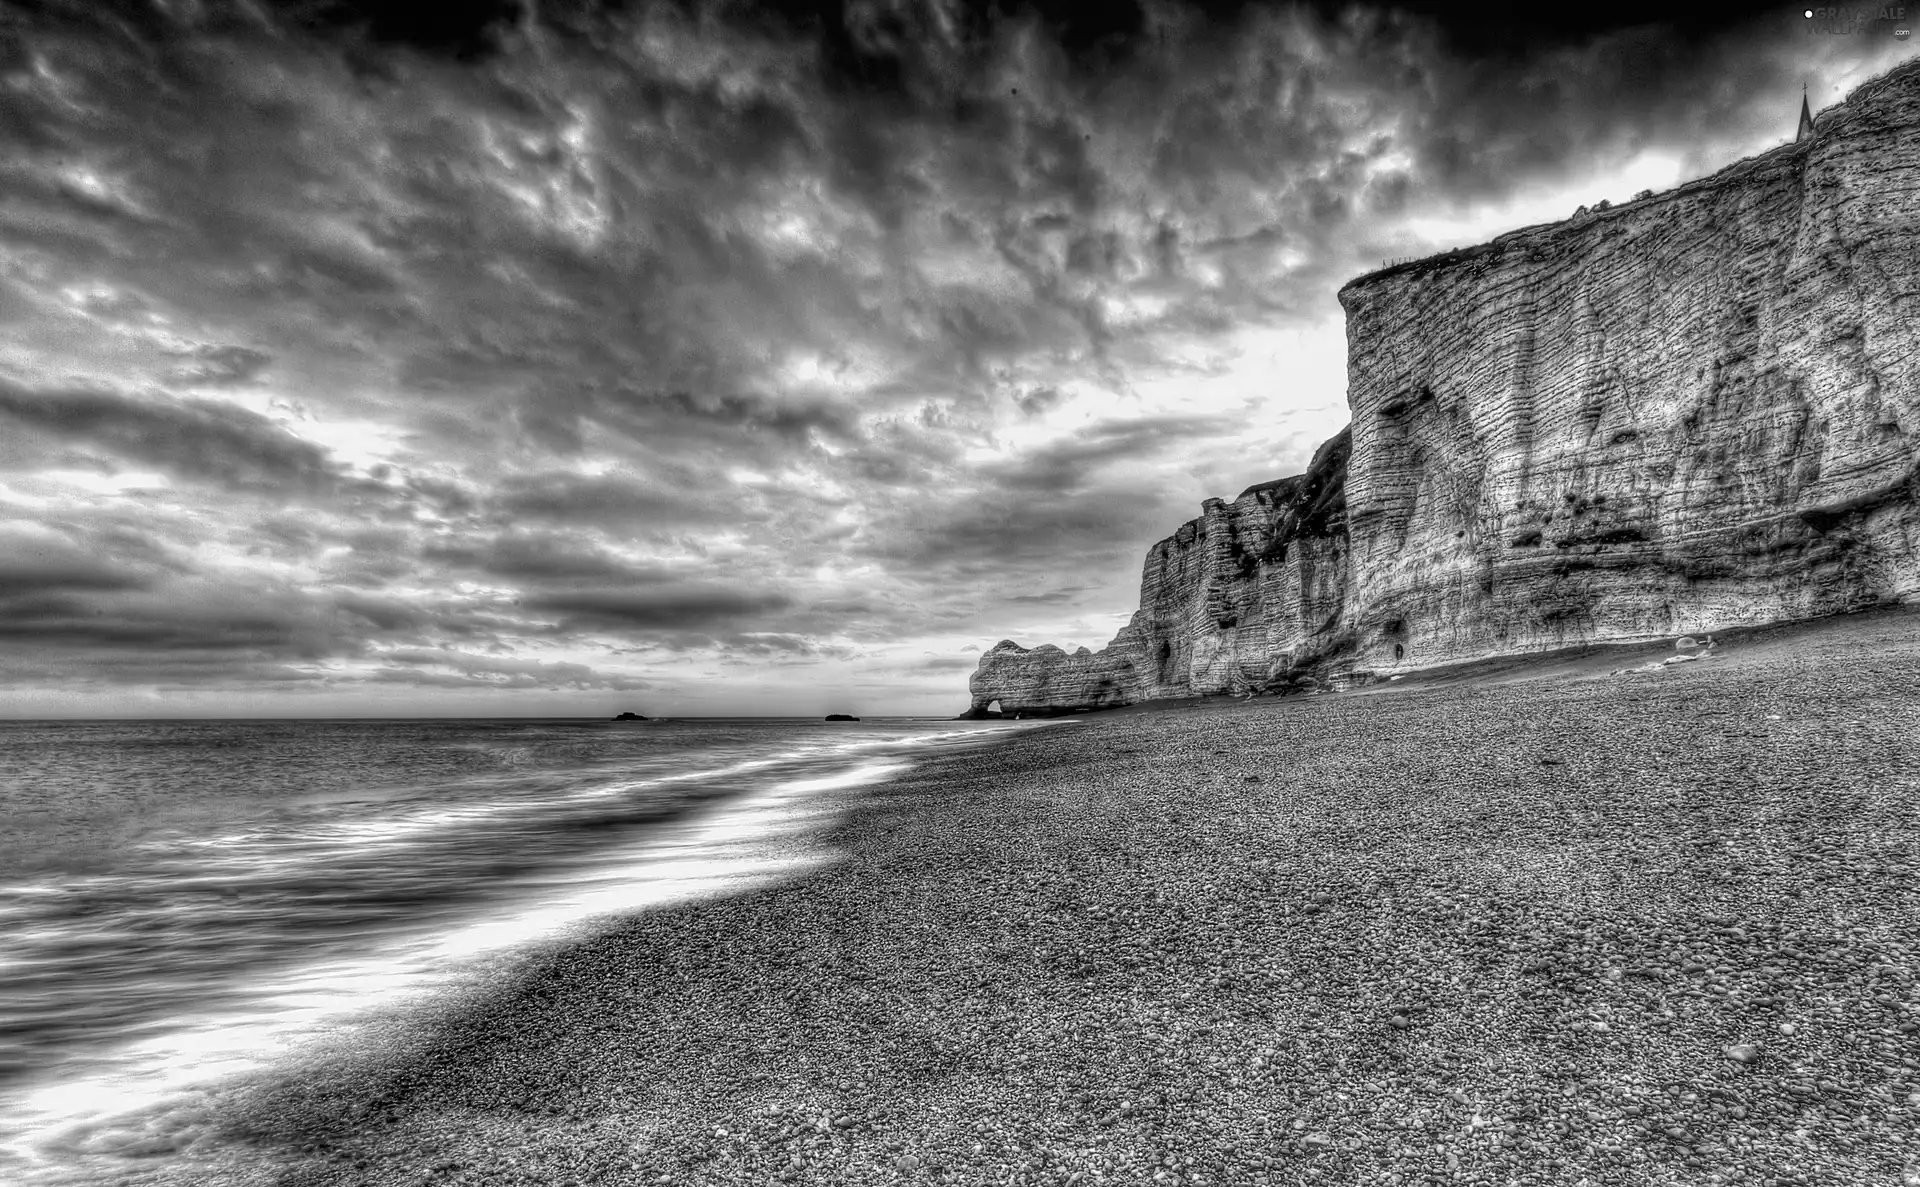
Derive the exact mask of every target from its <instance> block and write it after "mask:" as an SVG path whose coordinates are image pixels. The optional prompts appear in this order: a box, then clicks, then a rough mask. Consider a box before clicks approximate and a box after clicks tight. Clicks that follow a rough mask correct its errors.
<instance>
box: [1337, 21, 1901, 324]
mask: <svg viewBox="0 0 1920 1187" xmlns="http://www.w3.org/2000/svg"><path fill="white" fill-rule="evenodd" d="M1901 84H1907V85H1913V86H1916V87H1920V58H1912V59H1909V60H1907V61H1905V62H1902V63H1900V64H1899V65H1897V66H1895V67H1893V68H1892V69H1891V70H1888V71H1887V72H1886V73H1884V74H1879V75H1876V76H1875V77H1873V78H1870V79H1868V80H1867V81H1866V82H1863V83H1861V84H1860V85H1859V86H1857V87H1855V88H1853V90H1851V91H1849V92H1847V94H1846V97H1845V98H1843V99H1841V100H1840V102H1838V103H1835V104H1833V105H1832V106H1829V107H1825V108H1822V109H1821V110H1820V112H1819V113H1818V114H1817V115H1815V116H1814V119H1813V134H1812V135H1811V136H1809V137H1808V138H1807V139H1805V140H1802V141H1798V142H1791V141H1790V142H1788V143H1786V144H1780V145H1776V146H1774V147H1773V148H1770V149H1767V150H1766V151H1765V152H1760V153H1755V154H1754V155H1753V156H1750V157H1742V158H1741V159H1740V160H1737V161H1734V162H1733V163H1732V164H1729V165H1727V166H1725V167H1723V168H1721V169H1718V170H1715V171H1714V172H1712V173H1709V174H1707V175H1706V176H1705V177H1696V178H1694V179H1693V180H1691V181H1683V182H1681V183H1680V184H1679V185H1676V186H1674V187H1673V188H1672V189H1668V190H1662V191H1661V192H1659V193H1657V194H1652V195H1649V196H1648V197H1645V198H1635V199H1631V200H1629V201H1625V202H1619V203H1616V204H1614V205H1611V206H1609V207H1607V208H1606V209H1604V210H1588V211H1587V212H1586V213H1585V214H1576V215H1570V216H1568V217H1567V218H1563V219H1557V220H1555V221H1553V222H1548V223H1534V224H1532V225H1530V226H1525V227H1518V228H1515V229H1514V230H1511V231H1505V232H1502V233H1501V234H1499V235H1496V236H1494V237H1493V238H1492V239H1489V240H1487V241H1486V242H1485V243H1475V244H1470V245H1468V246H1466V247H1456V248H1454V249H1453V250H1451V251H1443V252H1437V253H1435V254H1433V255H1429V256H1421V257H1419V258H1418V259H1412V260H1405V261H1402V262H1401V263H1397V264H1390V265H1388V266H1387V267H1385V268H1375V269H1373V270H1372V271H1371V272H1362V273H1361V274H1360V275H1358V276H1356V277H1354V278H1353V279H1352V280H1349V281H1347V283H1345V284H1343V285H1341V286H1340V290H1339V293H1338V294H1337V296H1338V299H1339V301H1340V303H1341V304H1342V305H1345V304H1346V300H1347V296H1348V294H1349V293H1352V292H1355V291H1357V290H1359V289H1362V288H1365V287H1366V286H1368V285H1371V284H1374V283H1377V282H1379V281H1382V280H1388V279H1391V278H1394V277H1398V276H1405V275H1409V274H1414V273H1421V272H1434V271H1438V270H1440V269H1443V268H1449V267H1452V266H1453V265H1455V264H1459V263H1463V262H1465V261H1467V260H1472V259H1478V258H1480V257H1482V256H1486V255H1492V254H1495V253H1498V252H1503V251H1506V250H1508V249H1510V248H1513V247H1516V246H1519V245H1520V244H1521V243H1522V242H1524V241H1528V240H1533V239H1538V238H1542V237H1545V236H1547V235H1551V234H1553V233H1556V232H1559V231H1562V230H1565V229H1567V228H1569V227H1574V226H1579V227H1585V226H1588V225H1589V224H1592V223H1597V222H1605V221H1607V220H1609V219H1614V218H1618V217H1620V216H1621V215H1623V214H1625V213H1627V212H1629V211H1638V210H1641V209H1644V208H1646V207H1648V206H1652V205H1654V204H1656V203H1660V202H1667V201H1671V200H1673V199H1675V198H1679V197H1683V196H1686V195H1688V194H1696V193H1699V192H1700V191H1702V190H1709V189H1716V188H1718V187H1720V186H1723V185H1726V184H1728V183H1729V182H1732V181H1735V180H1737V179H1738V178H1740V177H1743V176H1745V175H1747V174H1748V173H1751V172H1752V171H1754V170H1755V169H1760V168H1764V167H1766V166H1768V165H1772V164H1774V163H1776V162H1778V161H1781V160H1784V159H1785V158H1788V157H1792V156H1795V155H1797V154H1799V153H1802V152H1805V151H1806V150H1807V148H1808V147H1809V146H1810V145H1812V144H1814V143H1815V142H1817V141H1819V140H1820V139H1822V138H1824V137H1825V136H1826V135H1827V134H1828V133H1829V132H1831V131H1833V130H1834V125H1835V124H1836V123H1838V122H1840V121H1841V120H1842V119H1843V118H1844V117H1845V116H1846V115H1847V114H1848V112H1849V111H1850V110H1854V109H1857V105H1858V104H1859V103H1860V102H1862V101H1865V100H1867V99H1871V98H1873V97H1874V96H1876V95H1878V94H1880V93H1881V92H1882V91H1884V90H1886V89H1887V88H1889V87H1892V86H1896V85H1901Z"/></svg>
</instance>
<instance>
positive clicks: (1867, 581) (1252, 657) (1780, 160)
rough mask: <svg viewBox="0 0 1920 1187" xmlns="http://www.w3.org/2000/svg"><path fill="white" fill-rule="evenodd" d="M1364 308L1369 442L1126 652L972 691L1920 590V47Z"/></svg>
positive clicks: (1282, 509)
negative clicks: (1763, 134)
mask: <svg viewBox="0 0 1920 1187" xmlns="http://www.w3.org/2000/svg"><path fill="white" fill-rule="evenodd" d="M1340 302H1341V305H1342V306H1343V308H1344V309H1345V310H1346V314H1347V329H1348V391H1347V397H1348V403H1349V405H1350V408H1351V410H1352V416H1353V419H1352V423H1351V425H1350V426H1349V428H1348V430H1346V431H1345V432H1343V434H1342V435H1341V436H1340V437H1337V438H1335V439H1334V440H1333V441H1330V442H1328V444H1327V446H1326V447H1323V449H1322V450H1321V453H1320V455H1319V456H1317V457H1316V458H1315V460H1314V464H1313V466H1312V467H1311V468H1310V469H1309V471H1308V473H1307V474H1306V475H1302V476H1301V477H1299V478H1291V479H1285V480H1282V481H1280V482H1277V483H1269V484H1263V485H1262V486H1259V487H1255V488H1253V489H1251V490H1249V491H1247V492H1245V493H1243V494H1242V495H1241V496H1240V497H1239V498H1238V499H1236V500H1234V501H1233V502H1232V503H1230V504H1229V503H1225V502H1222V501H1220V500H1209V501H1208V502H1207V503H1206V504H1205V511H1204V514H1203V515H1202V516H1201V517H1200V518H1199V519H1196V520H1193V521H1192V522H1190V523H1188V524H1186V525H1185V526H1183V527H1182V528H1181V529H1180V531H1179V532H1177V533H1175V534H1174V535H1173V536H1171V537H1169V538H1168V539H1166V540H1163V541H1161V542H1160V543H1159V544H1156V545H1155V546H1154V548H1153V550H1152V552H1151V553H1150V554H1149V556H1148V559H1147V564H1146V569H1145V573H1144V575H1143V578H1142V581H1141V601H1140V607H1141V608H1140V611H1139V612H1138V613H1137V614H1135V616H1134V619H1133V621H1132V622H1131V623H1130V624H1129V625H1128V626H1127V627H1126V628H1125V629H1123V630H1122V631H1121V634H1120V636H1119V637H1118V638H1116V639H1115V640H1114V642H1113V644H1112V645H1110V646H1109V647H1108V648H1106V649H1105V650H1103V651H1101V652H1099V653H1097V654H1095V653H1089V652H1087V651H1085V649H1082V651H1081V652H1080V653H1079V654H1077V655H1074V656H1067V655H1066V654H1065V653H1064V652H1061V651H1059V650H1058V649H1057V648H1046V647H1043V648H1038V649H1035V650H1034V651H1025V650H1024V649H1021V648H1018V647H1015V646H1014V645H1013V644H1012V643H1002V644H1000V645H999V646H998V647H996V648H994V650H993V651H990V652H988V653H987V655H986V656H985V657H983V658H982V661H981V666H980V669H979V671H978V672H976V673H975V675H974V677H973V681H972V688H973V702H974V709H975V710H976V711H977V710H980V709H982V708H984V707H986V706H987V705H988V704H989V702H991V701H994V700H998V701H999V702H1000V704H1001V707H1002V708H1004V709H1007V710H1009V711H1017V712H1027V713H1031V712H1047V711H1053V712H1058V711H1070V710H1072V709H1075V708H1079V707H1083V706H1084V707H1094V706H1104V705H1111V704H1123V703H1128V702H1131V701H1137V700H1143V699H1148V698H1152V697H1166V696H1180V695H1189V694H1197V693H1208V692H1232V691H1241V690H1246V689H1252V688H1259V687H1263V686H1266V687H1271V686H1274V685H1275V684H1285V683H1287V682H1288V681H1289V680H1291V679H1294V678H1296V677H1298V676H1299V675H1301V674H1303V673H1311V674H1313V675H1315V676H1317V677H1318V678H1320V679H1322V680H1331V681H1332V682H1334V683H1336V684H1337V683H1340V682H1342V681H1345V680H1348V679H1354V678H1361V679H1364V678H1368V677H1371V676H1373V675H1390V674H1392V673H1394V672H1397V671H1407V670H1413V669H1416V668H1423V667H1430V666H1434V665H1437V664H1444V663H1453V662H1458V661H1462V660H1468V659H1476V658H1481V657H1484V656H1488V655H1494V654H1500V653H1508V652H1519V651H1535V650H1550V649H1553V648H1556V647H1564V646H1570V645H1576V644H1580V643H1586V642H1603V641H1625V640H1632V639H1646V638H1653V637H1658V636H1661V635H1665V634H1677V633H1684V632H1691V631H1702V630H1712V629H1714V628H1717V627H1727V626H1736V625H1742V624H1748V623H1755V622H1764V621H1777V620H1785V619H1794V618H1807V617H1815V616H1819V615H1824V614H1830V613H1836V612H1840V611H1844V610H1848V609H1853V608H1857V607H1859V606H1862V605H1866V604H1870V603H1873V602H1876V601H1881V600H1894V599H1902V600H1904V599H1907V598H1910V597H1911V596H1913V594H1914V593H1915V591H1916V590H1920V477H1917V475H1920V443H1917V442H1920V438H1916V433H1920V374H1917V373H1916V366H1915V364H1916V362H1920V329H1917V328H1916V325H1917V323H1916V316H1917V315H1920V64H1916V65H1908V66H1903V67H1901V68H1900V69H1898V70H1896V71H1894V72H1893V73H1891V74H1889V75H1887V76H1885V77H1884V78H1881V79H1879V80H1876V81H1875V82H1873V83H1869V84H1867V85H1866V86H1864V87H1862V88H1860V89H1859V90H1857V91H1855V92H1854V93H1853V94H1852V95H1850V96H1849V97H1848V99H1847V101H1846V102H1845V103H1844V104H1842V105H1841V106H1839V107H1837V108H1833V109H1829V110H1828V111H1827V112H1824V113H1822V115H1821V116H1820V117H1819V118H1818V120H1817V121H1816V130H1815V134H1814V135H1813V136H1811V137H1809V138H1808V139H1806V140H1803V141H1801V142H1799V143H1796V144H1792V145H1786V146H1783V147H1781V148H1779V149H1775V150H1773V151H1772V152H1769V153H1766V154H1764V155H1762V156H1760V157H1756V158H1753V159H1751V160H1748V161H1743V162H1741V163H1739V164H1737V165H1734V166H1732V167H1731V168H1728V169H1726V170H1723V171H1721V172H1720V173H1718V174H1715V175H1714V176H1712V177H1709V178H1706V179H1703V180H1701V181H1696V182H1692V183H1689V184H1687V185H1684V186H1681V187H1680V188H1678V189H1676V190H1673V191H1670V192H1668V193H1665V194H1661V195H1658V196H1655V197H1652V198H1647V199H1642V200H1640V201H1637V202H1633V203H1630V204H1628V205H1624V206H1621V207H1616V208H1613V209H1610V210H1606V211H1601V212H1597V213H1592V214H1586V215H1582V216H1579V217H1576V218H1575V219H1573V220H1570V221H1568V222H1563V223H1557V224H1552V225H1549V226H1543V227H1533V228H1528V229H1526V230H1523V231H1518V232H1514V233H1513V234H1510V235H1505V236H1502V237H1501V238H1499V239H1496V240H1494V241H1493V242H1492V243H1489V244H1486V245H1484V246H1482V247H1478V248H1472V249H1468V250H1466V251H1462V252H1455V253H1450V254H1448V255H1446V256H1441V257H1435V258H1433V259H1429V260H1423V261H1417V262H1415V263H1412V264H1408V265H1402V266H1399V267H1396V268H1392V269H1387V270H1383V271H1381V272H1377V273H1373V274H1370V275H1368V276H1364V277H1361V278H1360V279H1358V280H1356V281H1354V282H1352V283H1351V284H1349V285H1347V286H1346V288H1344V289H1343V290H1341V293H1340ZM1349 453H1350V455H1351V456H1350V458H1349Z"/></svg>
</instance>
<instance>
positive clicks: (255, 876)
mask: <svg viewBox="0 0 1920 1187" xmlns="http://www.w3.org/2000/svg"><path fill="white" fill-rule="evenodd" d="M1046 724H1047V723H1035V722H1003V721H984V722H956V721H951V720H943V719H932V718H880V719H874V718H868V719H866V720H863V721H859V722H823V721H819V720H815V719H807V720H795V719H782V718H731V719H723V718H691V719H673V720H651V721H627V722H609V721H601V720H557V719H512V720H404V721H403V720H357V721H354V720H323V721H288V720H248V721H206V720H200V721H0V1183H6V1184H10V1185H15V1187H54V1185H65V1184H80V1183H85V1184H107V1183H116V1184H117V1183H144V1182H154V1183H159V1182H175V1181H187V1182H190V1181H193V1179H192V1175H191V1174H190V1173H189V1174H185V1176H184V1177H182V1172H183V1171H186V1170H190V1168H191V1167H192V1166H194V1165H196V1164H205V1165H208V1166H211V1165H212V1160H217V1159H218V1157H219V1155H220V1151H219V1150H218V1149H216V1148H215V1146H216V1145H217V1143H218V1140H219V1139H218V1137H217V1133H218V1126H216V1125H215V1124H213V1120H212V1119H213V1116H214V1112H213V1111H214V1110H216V1109H217V1106H218V1102H219V1101H220V1100H222V1099H231V1098H232V1095H231V1094H232V1093H233V1092H234V1090H235V1089H236V1087H238V1086H243V1085H245V1084H246V1083H248V1082H257V1081H261V1080H263V1079H266V1078H272V1077H280V1078H282V1079H284V1078H286V1077H289V1076H293V1077H297V1076H298V1075H299V1074H300V1073H299V1069H300V1067H301V1064H302V1061H303V1060H322V1059H327V1058H337V1057H339V1056H340V1055H341V1053H342V1052H347V1053H349V1054H350V1052H351V1050H352V1049H353V1047H354V1045H355V1044H356V1043H361V1044H364V1043H368V1042H375V1041H379V1039H378V1036H380V1035H381V1034H391V1033H392V1031H391V1029H390V1028H391V1027H393V1026H394V1025H396V1020H397V1021H398V1023H399V1024H400V1025H404V1024H405V1020H406V1018H407V1017H408V1016H409V1012H410V1011H411V1012H415V1013H420V1012H424V1011H428V1010H432V1009H444V1008H446V1006H447V1003H449V1002H453V1001H458V1000H459V999H460V995H461V994H466V993H476V992H479V993H484V991H485V986H486V983H487V980H488V978H489V975H490V974H497V973H498V971H499V970H500V969H501V968H502V967H504V966H503V962H507V961H510V960H512V959H513V958H515V957H516V956H520V957H524V956H525V954H526V953H528V952H531V951H535V950H538V949H539V948H540V947H541V946H543V945H552V944H556V943H565V942H567V941H569V940H572V939H576V938H578V937H580V936H582V935H583V934H586V933H589V932H591V930H592V929H594V928H595V927H603V926H605V925H607V923H608V922H609V921H612V920H617V919H618V918H620V917H621V916H623V915H627V914H630V913H632V912H636V911H642V910H646V909H648V908H652V907H659V906H663V905H667V904H672V903H678V902H685V901H689V900H693V899H699V898H702V897H708V896H714V895H723V894H729V893H737V892H740V891H743V890H747V889H751V888H755V887H759V886H764V885H768V884H770V883H773V882H777V881H781V880H785V879H791V878H795V877H799V876H802V875H804V874H806V873H808V872H809V871H812V870H815V869H818V868H820V867H821V866H823V865H826V864H829V863H831V862H832V861H833V860H834V857H835V855H834V854H833V853H832V852H831V851H829V850H828V849H826V848H825V847H824V846H823V845H822V843H821V842H820V841H819V840H818V838H819V837H820V835H821V834H822V833H823V832H824V831H825V826H826V825H828V824H830V823H831V822H832V821H833V819H834V818H835V817H836V815H837V814H839V813H842V812H844V811H845V809H846V807H847V806H848V804H849V803H850V802H851V800H852V798H853V797H855V796H857V795H858V794H859V793H860V789H862V788H864V787H869V786H871V785H874V784H878V783H882V782H885V781H887V780H889V779H894V778H897V777H898V776H899V775H900V774H902V773H903V772H905V771H906V770H908V769H909V768H911V767H912V766H913V765H914V764H916V763H918V762H923V761H925V760H926V759H927V758H928V757H929V756H932V755H934V754H936V753H939V752H941V751H950V750H953V749H955V748H961V747H969V746H980V745H990V744H994V743H995V742H997V741H999V740H1000V739H1002V738H1004V736H1005V735H1007V734H1008V733H1011V732H1015V731H1020V730H1025V729H1032V728H1044V727H1045V725H1046Z"/></svg>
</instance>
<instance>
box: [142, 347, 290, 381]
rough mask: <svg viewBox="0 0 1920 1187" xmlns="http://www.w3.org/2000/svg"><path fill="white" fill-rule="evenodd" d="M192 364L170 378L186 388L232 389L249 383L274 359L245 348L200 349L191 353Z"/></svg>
mask: <svg viewBox="0 0 1920 1187" xmlns="http://www.w3.org/2000/svg"><path fill="white" fill-rule="evenodd" d="M188 353H189V354H190V356H191V357H192V359H193V360H194V361H193V362H191V363H189V364H186V365H184V366H182V367H180V368H178V369H177V370H175V371H173V372H172V373H171V374H169V375H168V376H167V379H168V382H170V383H173V384H177V385H180V386H183V387H187V386H194V387H231V386H238V385H240V384H243V383H246V382H247V381H249V380H251V379H253V378H254V377H255V376H257V375H259V374H260V372H262V371H264V370H266V369H267V366H268V365H269V364H271V363H272V362H273V356H272V355H270V354H267V353H266V352H265V351H259V350H250V349H248V348H247V347H244V346H211V345H209V346H201V347H198V348H196V349H194V350H192V351H190V352H188Z"/></svg>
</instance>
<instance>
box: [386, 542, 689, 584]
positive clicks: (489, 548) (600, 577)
mask: <svg viewBox="0 0 1920 1187" xmlns="http://www.w3.org/2000/svg"><path fill="white" fill-rule="evenodd" d="M421 555H422V556H423V557H424V558H425V559H427V560H431V561H437V562H439V563H442V564H446V565H449V566H453V567H457V568H464V569H470V570H475V571H478V572H483V573H491V574H493V575H494V576H497V577H510V578H516V579H528V580H534V581H540V580H553V581H575V580H588V581H603V582H604V581H620V582H625V583H638V582H644V581H664V580H668V579H669V574H668V573H667V572H666V571H664V570H660V569H651V568H644V567H641V566H637V565H633V564H631V563H629V562H627V561H623V560H621V559H620V558H618V557H616V556H614V555H612V554H610V553H609V552H607V551H606V550H605V549H604V548H603V547H601V546H600V545H598V544H596V543H594V542H593V541H591V540H588V539H585V538H583V537H581V536H580V535H578V534H560V535H503V536H497V537H494V538H492V539H487V540H481V541H475V542H471V543H462V544H432V545H429V546H427V547H426V548H425V549H423V550H422V554H421Z"/></svg>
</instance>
